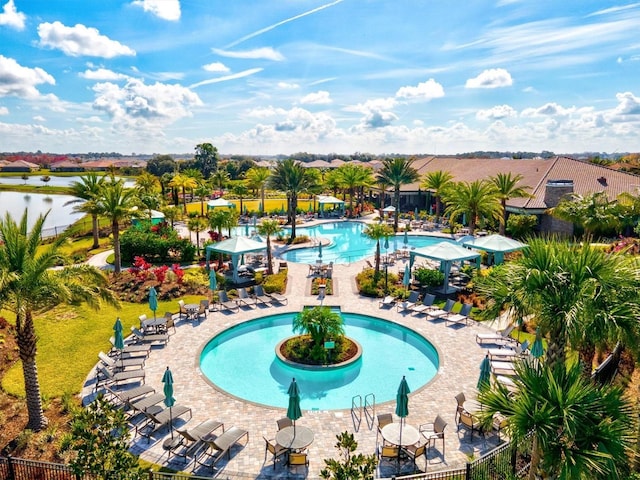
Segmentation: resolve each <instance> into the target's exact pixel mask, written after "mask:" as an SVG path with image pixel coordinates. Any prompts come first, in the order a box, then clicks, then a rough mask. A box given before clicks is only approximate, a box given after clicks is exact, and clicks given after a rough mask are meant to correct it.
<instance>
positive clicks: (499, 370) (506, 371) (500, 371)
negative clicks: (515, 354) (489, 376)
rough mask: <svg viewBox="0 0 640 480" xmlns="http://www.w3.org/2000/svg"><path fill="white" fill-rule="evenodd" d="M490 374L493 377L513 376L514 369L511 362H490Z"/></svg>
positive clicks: (514, 373)
mask: <svg viewBox="0 0 640 480" xmlns="http://www.w3.org/2000/svg"><path fill="white" fill-rule="evenodd" d="M491 373H493V374H494V375H505V376H515V375H516V369H515V366H514V364H513V363H512V362H500V361H497V362H494V361H492V362H491Z"/></svg>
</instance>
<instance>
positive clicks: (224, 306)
mask: <svg viewBox="0 0 640 480" xmlns="http://www.w3.org/2000/svg"><path fill="white" fill-rule="evenodd" d="M218 305H220V307H219V308H218V310H230V311H235V312H237V311H238V310H240V307H239V306H238V303H237V302H232V301H231V300H229V297H228V296H227V292H225V291H224V290H218Z"/></svg>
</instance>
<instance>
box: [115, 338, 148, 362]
mask: <svg viewBox="0 0 640 480" xmlns="http://www.w3.org/2000/svg"><path fill="white" fill-rule="evenodd" d="M109 341H110V342H111V345H112V348H111V350H110V351H109V356H111V357H115V358H123V359H124V358H134V357H148V356H149V352H150V351H151V345H138V344H133V343H129V344H126V343H125V346H124V349H122V350H120V349H118V348H116V346H115V343H116V339H115V337H111V338H110V339H109Z"/></svg>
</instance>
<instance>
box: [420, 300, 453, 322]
mask: <svg viewBox="0 0 640 480" xmlns="http://www.w3.org/2000/svg"><path fill="white" fill-rule="evenodd" d="M455 304H456V302H455V300H451V299H449V300H447V302H446V303H445V304H444V307H443V308H441V309H440V308H437V309H435V310H429V311H428V312H427V317H429V318H430V319H432V320H435V319H436V318H446V317H447V315H449V313H451V310H452V309H453V306H454V305H455Z"/></svg>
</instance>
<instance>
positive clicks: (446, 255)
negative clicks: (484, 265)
mask: <svg viewBox="0 0 640 480" xmlns="http://www.w3.org/2000/svg"><path fill="white" fill-rule="evenodd" d="M416 257H424V258H430V259H432V260H437V261H439V262H440V269H441V270H442V272H443V273H444V285H443V287H442V292H443V293H445V294H447V293H449V274H450V273H451V265H452V264H453V262H461V261H464V260H475V261H476V265H477V266H478V267H479V266H480V265H479V261H480V254H479V253H478V252H476V251H474V250H469V249H468V248H464V247H461V246H460V245H457V244H456V243H454V242H440V243H436V244H435V245H429V246H428V247H422V248H416V249H415V250H411V253H410V254H409V264H410V265H413V262H414V261H415V258H416Z"/></svg>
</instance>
